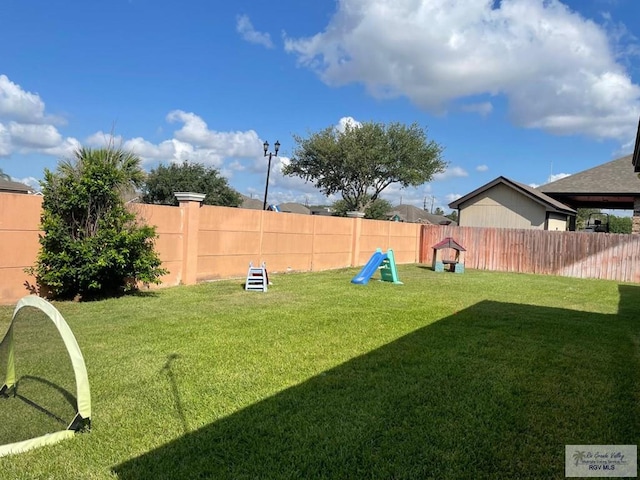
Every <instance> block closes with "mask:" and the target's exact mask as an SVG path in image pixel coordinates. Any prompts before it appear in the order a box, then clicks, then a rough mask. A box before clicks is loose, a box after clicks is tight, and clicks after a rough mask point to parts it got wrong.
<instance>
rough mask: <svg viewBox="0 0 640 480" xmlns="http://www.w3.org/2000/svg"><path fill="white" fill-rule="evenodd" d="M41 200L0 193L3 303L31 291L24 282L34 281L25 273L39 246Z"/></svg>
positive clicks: (40, 198)
mask: <svg viewBox="0 0 640 480" xmlns="http://www.w3.org/2000/svg"><path fill="white" fill-rule="evenodd" d="M41 209H42V197H40V196H36V195H24V194H15V193H0V301H2V300H4V299H11V300H10V302H13V301H14V300H17V299H19V298H20V297H23V296H24V295H26V294H28V293H29V291H28V290H27V288H26V286H25V282H28V283H29V284H31V285H33V284H34V282H35V279H34V278H33V277H31V276H30V275H27V274H26V273H25V272H24V269H25V268H27V267H31V266H32V265H33V263H34V261H35V259H36V256H37V254H38V249H39V247H40V244H39V243H38V235H39V234H40V212H41Z"/></svg>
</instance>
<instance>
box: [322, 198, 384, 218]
mask: <svg viewBox="0 0 640 480" xmlns="http://www.w3.org/2000/svg"><path fill="white" fill-rule="evenodd" d="M392 208H393V205H391V203H389V202H388V201H387V200H385V199H383V198H378V199H376V200H375V201H374V202H372V203H370V204H369V206H368V207H367V208H366V209H365V211H364V218H369V219H371V220H386V219H387V214H388V213H389V212H390V211H391V209H392ZM331 209H332V210H333V211H334V215H335V216H337V217H346V216H347V212H349V211H351V209H350V208H349V205H347V202H346V201H344V200H337V201H335V202H334V203H333V205H332V206H331Z"/></svg>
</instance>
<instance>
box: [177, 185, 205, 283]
mask: <svg viewBox="0 0 640 480" xmlns="http://www.w3.org/2000/svg"><path fill="white" fill-rule="evenodd" d="M173 194H174V195H175V196H176V198H177V199H178V202H179V203H180V210H181V213H182V273H181V275H180V278H181V283H182V284H183V285H193V284H195V283H196V280H197V274H198V230H199V227H200V206H201V204H202V201H203V200H204V197H205V196H206V195H205V194H204V193H193V192H174V193H173Z"/></svg>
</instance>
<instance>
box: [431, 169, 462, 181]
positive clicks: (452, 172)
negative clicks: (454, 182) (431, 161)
mask: <svg viewBox="0 0 640 480" xmlns="http://www.w3.org/2000/svg"><path fill="white" fill-rule="evenodd" d="M468 176H469V174H468V173H467V171H466V170H465V169H464V168H461V167H447V169H446V170H445V171H444V172H442V173H436V174H435V175H434V176H433V179H434V180H447V179H449V178H456V177H468Z"/></svg>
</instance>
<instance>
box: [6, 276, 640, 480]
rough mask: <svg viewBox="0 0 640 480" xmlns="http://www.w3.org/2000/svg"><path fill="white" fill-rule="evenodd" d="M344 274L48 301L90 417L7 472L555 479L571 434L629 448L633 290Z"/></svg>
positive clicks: (639, 294)
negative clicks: (76, 354) (261, 288)
mask: <svg viewBox="0 0 640 480" xmlns="http://www.w3.org/2000/svg"><path fill="white" fill-rule="evenodd" d="M355 273H357V270H355V269H349V270H341V271H332V272H323V273H309V274H289V275H272V278H271V280H272V281H273V283H274V284H273V285H272V286H271V287H270V289H269V291H268V292H267V293H259V292H245V291H244V290H243V289H242V283H243V281H242V280H236V281H224V282H215V283H207V284H201V285H197V286H193V287H176V288H170V289H164V290H160V291H155V292H151V293H145V294H140V295H137V296H128V297H124V298H119V299H113V300H105V301H99V302H91V303H56V307H57V308H58V309H59V310H60V311H61V313H62V314H63V316H64V317H65V319H66V320H67V322H68V323H69V325H70V326H71V328H72V330H73V331H74V333H75V335H76V338H77V340H78V343H79V344H80V347H81V349H82V351H83V354H84V356H85V360H86V363H87V369H88V372H89V381H90V382H91V390H92V400H93V402H92V404H93V429H92V431H91V432H90V433H86V434H79V435H76V437H75V438H73V439H72V440H69V441H65V442H63V443H60V444H57V445H54V446H50V447H43V448H40V449H37V450H33V451H31V452H28V453H25V454H21V455H17V456H11V457H5V458H0V478H11V479H21V478H60V479H68V478H78V479H80V478H82V479H106V478H121V479H149V480H152V479H153V480H155V479H161V478H171V479H193V478H215V479H225V478H229V479H245V478H246V479H249V478H251V479H254V478H255V479H270V478H290V479H313V478H331V479H333V478H344V479H356V478H380V479H391V478H394V479H401V478H406V479H413V478H416V479H418V478H419V479H424V478H434V479H449V478H450V479H460V478H469V479H479V478H487V479H499V478H504V479H516V478H522V479H525V478H526V479H531V478H541V479H549V478H564V451H565V445H566V444H637V443H638V439H640V323H639V322H640V286H635V285H628V284H618V283H615V282H607V281H594V280H578V279H568V278H561V277H550V276H534V275H521V274H501V273H491V272H481V271H467V272H466V273H464V274H462V275H458V274H452V273H435V272H433V271H431V270H430V269H427V268H423V267H421V266H417V265H410V266H400V267H399V274H400V279H401V280H402V281H403V282H404V285H393V284H389V283H382V282H378V281H372V282H370V283H369V285H366V286H362V285H352V284H350V279H351V278H352V277H353V276H354V275H355ZM11 313H12V307H0V325H6V323H7V322H8V320H9V318H10V316H11ZM0 330H2V333H3V332H4V328H0ZM42 332H43V331H42V330H38V332H36V333H32V334H31V335H33V337H29V338H34V339H35V338H39V336H42ZM25 335H27V334H25ZM34 342H35V341H34ZM27 343H29V342H27ZM40 343H42V342H40ZM26 348H27V347H25V349H26ZM43 349H44V347H43ZM38 351H41V352H42V351H44V350H38V349H36V353H37V352H38ZM34 355H35V354H34ZM47 355H49V357H48V358H52V359H53V358H55V359H56V360H51V361H50V362H52V363H53V365H61V367H62V366H63V367H64V368H66V367H67V364H66V359H64V356H63V355H59V352H58V354H55V352H53V353H51V354H49V353H47ZM43 375H44V374H43ZM18 377H20V368H19V367H18ZM32 377H37V376H35V375H32V376H31V377H30V378H29V379H31V380H32V382H31V383H33V384H34V385H35V386H38V385H41V386H47V384H46V383H44V382H43V381H33V378H32ZM56 382H57V380H56V381H55V382H54V381H53V380H51V383H56ZM49 386H50V385H49ZM65 390H69V388H66V387H65ZM58 391H61V389H60V388H59V389H58ZM71 391H72V392H73V388H71ZM10 403H11V400H6V399H5V400H2V399H0V409H4V410H5V412H4V414H2V413H0V415H2V416H0V419H2V418H5V419H6V418H8V419H11V418H13V417H14V416H13V415H12V414H11V412H9V413H7V412H6V410H7V408H9V407H7V405H9V404H10ZM3 405H4V406H3ZM11 408H12V407H11ZM18 417H20V418H22V416H20V415H18ZM15 421H19V420H15ZM1 423H2V425H0V431H1V430H2V429H5V430H9V429H10V428H14V427H15V425H14V427H11V426H9V425H8V424H9V423H11V421H9V420H3V421H2V422H1ZM5 423H6V424H7V425H6V426H5Z"/></svg>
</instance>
